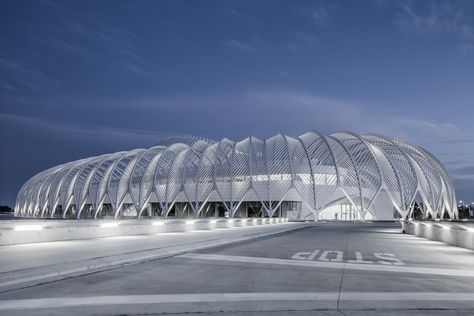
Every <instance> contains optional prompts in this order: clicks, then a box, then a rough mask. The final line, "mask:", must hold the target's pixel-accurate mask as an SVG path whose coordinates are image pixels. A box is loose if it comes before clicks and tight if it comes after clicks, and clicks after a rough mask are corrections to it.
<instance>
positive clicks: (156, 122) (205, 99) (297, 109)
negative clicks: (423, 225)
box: [0, 90, 474, 199]
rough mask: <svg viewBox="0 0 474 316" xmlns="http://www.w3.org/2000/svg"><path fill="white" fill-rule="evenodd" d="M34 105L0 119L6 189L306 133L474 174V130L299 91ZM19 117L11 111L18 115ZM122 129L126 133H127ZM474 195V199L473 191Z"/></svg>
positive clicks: (458, 175)
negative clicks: (411, 146)
mask: <svg viewBox="0 0 474 316" xmlns="http://www.w3.org/2000/svg"><path fill="white" fill-rule="evenodd" d="M24 102H27V101H24ZM29 102H31V104H30V106H31V108H32V109H33V107H35V106H36V105H38V104H41V107H40V110H38V111H37V112H33V111H32V110H30V111H26V112H27V113H28V115H30V117H26V116H25V115H26V114H23V115H21V114H1V115H0V121H1V122H0V123H1V128H2V131H1V132H2V135H3V137H4V139H5V141H4V144H3V148H4V149H5V152H8V153H10V154H9V155H8V161H5V159H6V158H5V156H4V157H3V159H4V160H3V162H1V163H0V167H1V168H2V169H4V168H6V167H5V166H7V165H8V166H10V167H9V168H10V169H11V172H10V170H9V171H8V172H5V176H4V177H3V178H2V179H1V181H0V182H2V183H3V185H4V186H5V187H6V186H7V185H6V184H5V183H11V182H12V181H16V180H14V179H19V177H16V178H15V172H17V173H18V174H21V175H24V176H23V178H21V177H20V178H21V179H20V180H25V178H27V177H29V176H31V175H32V174H34V173H35V172H38V171H39V170H41V169H39V170H38V168H43V169H44V168H47V167H50V166H53V165H56V164H60V163H63V162H66V161H70V160H74V159H78V158H81V157H87V156H91V155H97V154H102V153H107V152H114V151H119V150H128V149H132V148H139V147H147V146H150V145H151V144H154V143H156V142H157V141H158V140H159V139H160V138H162V137H163V136H168V135H173V134H191V135H196V136H204V137H209V138H213V139H221V138H222V137H229V138H231V139H234V140H241V139H244V138H245V137H247V136H249V135H253V136H257V137H260V138H266V137H270V136H273V135H275V134H277V133H279V132H283V133H285V134H288V135H293V136H298V135H301V134H303V133H305V132H306V131H308V130H319V131H321V132H322V133H326V134H328V133H331V132H335V131H338V130H352V131H355V132H359V133H369V132H375V133H381V134H385V135H389V136H396V137H402V138H405V139H407V140H409V141H412V142H414V143H416V144H419V145H421V146H423V147H425V148H426V149H427V150H429V151H430V152H432V153H433V154H434V155H435V156H437V157H438V158H439V159H440V160H441V161H442V162H446V161H447V162H452V161H456V164H454V163H450V164H447V165H446V167H447V168H448V169H449V170H450V171H451V175H452V176H453V178H454V179H463V178H464V177H465V174H466V172H467V171H469V170H472V169H468V168H466V167H469V166H472V157H474V148H473V146H466V144H464V143H456V142H452V141H451V140H456V139H459V137H460V136H459V135H464V136H463V137H464V138H465V139H470V138H473V139H474V131H473V130H472V129H468V128H465V127H463V130H461V129H460V128H459V127H458V126H457V125H454V124H451V123H450V122H438V121H433V120H430V119H428V118H425V117H421V118H420V117H413V116H411V115H409V114H406V115H404V114H400V115H397V114H394V113H390V114H387V113H386V112H384V111H381V110H374V108H375V107H374V106H373V105H370V104H365V103H359V102H357V101H351V100H340V99H338V98H331V97H328V96H321V95H317V94H312V93H306V92H301V91H285V90H247V91H238V92H227V93H221V94H215V95H197V94H196V95H181V96H173V97H140V98H136V97H123V98H84V97H82V98H80V97H76V98H74V99H72V98H64V99H61V98H55V99H34V100H30V101H29ZM58 104H68V111H67V113H63V114H61V116H60V117H56V116H55V115H56V114H55V113H57V112H58V111H57V109H58ZM15 109H16V108H11V109H10V110H11V112H12V113H15V112H14V111H15ZM63 112H64V111H63ZM35 113H36V114H35ZM91 113H94V115H90V114H91ZM33 115H35V116H33ZM124 121H125V122H126V124H127V128H123V127H122V126H123V123H124ZM85 122H87V123H85ZM33 157H34V159H35V161H37V162H36V163H35V164H34V165H31V161H30V162H28V159H33ZM25 166H26V167H25ZM33 168H36V169H34V170H33ZM462 168H466V169H462ZM20 169H21V170H20ZM463 170H464V172H462V171H463ZM3 174H4V173H3V171H2V175H3ZM463 174H464V175H463ZM13 178H14V179H13ZM17 185H18V186H19V185H21V183H20V182H18V183H17ZM463 189H464V188H463ZM471 189H472V191H474V186H472V187H471ZM2 194H6V193H3V192H2ZM11 194H13V193H11ZM11 196H13V195H11ZM11 196H10V199H12V197H11ZM461 197H462V196H461ZM462 198H467V196H466V197H462Z"/></svg>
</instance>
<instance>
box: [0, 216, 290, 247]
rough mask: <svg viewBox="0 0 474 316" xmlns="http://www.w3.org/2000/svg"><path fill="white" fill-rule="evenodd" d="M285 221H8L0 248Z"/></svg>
mask: <svg viewBox="0 0 474 316" xmlns="http://www.w3.org/2000/svg"><path fill="white" fill-rule="evenodd" d="M286 221H287V219H285V218H235V219H225V218H206V219H127V220H8V221H4V222H2V223H0V246H4V245H14V244H25V243H36V242H49V241H60V240H77V239H88V238H100V237H114V236H129V235H144V234H156V233H168V232H184V231H191V230H209V229H215V228H230V227H243V226H257V225H269V224H279V223H286Z"/></svg>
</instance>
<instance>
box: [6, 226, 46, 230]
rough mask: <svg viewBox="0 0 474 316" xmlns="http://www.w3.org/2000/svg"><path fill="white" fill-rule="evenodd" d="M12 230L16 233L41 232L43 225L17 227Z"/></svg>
mask: <svg viewBox="0 0 474 316" xmlns="http://www.w3.org/2000/svg"><path fill="white" fill-rule="evenodd" d="M13 229H14V230H16V231H32V230H42V229H43V225H17V226H15V228H13Z"/></svg>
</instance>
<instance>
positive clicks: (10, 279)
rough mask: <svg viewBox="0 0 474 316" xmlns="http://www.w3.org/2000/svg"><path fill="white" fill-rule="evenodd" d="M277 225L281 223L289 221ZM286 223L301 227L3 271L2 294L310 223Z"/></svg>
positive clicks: (278, 232)
mask: <svg viewBox="0 0 474 316" xmlns="http://www.w3.org/2000/svg"><path fill="white" fill-rule="evenodd" d="M277 225H278V226H280V225H285V224H277ZM277 225H275V226H277ZM286 225H292V226H294V225H297V227H291V228H285V229H279V230H277V231H272V232H265V233H252V234H249V235H247V236H245V237H242V238H238V239H234V238H227V239H211V240H207V241H204V242H202V241H199V242H192V243H188V244H184V245H179V246H168V247H162V248H155V249H149V250H142V251H138V252H131V253H124V254H119V255H111V256H107V257H100V258H93V259H87V260H80V261H75V262H70V263H64V264H55V265H51V266H44V267H38V268H36V267H35V268H28V269H22V270H15V271H9V272H4V273H1V274H0V293H2V292H7V291H12V290H16V289H21V288H25V287H31V286H35V285H39V284H43V283H48V282H53V281H59V280H64V279H67V278H72V277H77V276H81V275H86V274H91V273H96V272H101V271H107V270H113V269H117V268H120V267H123V266H127V265H132V264H139V263H144V262H149V261H153V260H158V259H163V258H168V257H174V256H177V255H181V254H184V253H187V252H192V251H199V250H203V249H207V248H213V247H219V246H223V245H229V244H234V243H240V242H243V241H248V240H254V239H258V238H263V237H268V236H273V235H278V234H282V233H286V232H289V231H293V230H298V229H302V228H306V227H308V226H309V225H302V224H296V223H295V224H292V223H287V224H286ZM286 225H285V226H286ZM275 226H274V227H275Z"/></svg>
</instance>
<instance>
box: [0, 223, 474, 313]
mask: <svg viewBox="0 0 474 316" xmlns="http://www.w3.org/2000/svg"><path fill="white" fill-rule="evenodd" d="M288 228H293V229H291V230H287V231H283V230H286V229H288ZM400 228H401V225H400V224H399V223H306V224H290V223H289V224H282V225H267V226H255V227H236V228H230V229H224V230H206V231H190V232H183V233H169V234H155V235H142V236H128V237H113V238H99V239H89V240H77V241H64V242H52V243H43V244H28V245H14V246H5V247H0V267H1V266H7V267H10V268H13V269H15V264H18V268H20V267H23V268H25V267H27V266H28V267H30V268H28V270H30V271H32V270H34V269H35V265H36V266H37V269H38V271H41V269H43V268H45V266H44V262H47V261H48V260H52V259H53V258H56V259H55V260H56V261H57V262H61V260H63V261H64V260H68V261H70V260H73V258H79V257H82V256H91V255H94V252H95V253H100V252H106V253H107V254H112V253H119V254H120V253H121V252H120V251H121V250H122V252H125V251H128V249H133V248H137V249H139V248H140V247H143V248H140V249H145V252H148V251H147V250H146V248H147V247H149V246H150V245H160V246H159V247H161V246H165V248H166V249H165V248H163V249H162V250H157V251H163V252H164V251H170V250H172V249H178V248H179V247H182V246H186V244H188V243H189V246H190V247H195V246H196V244H191V243H190V240H196V238H203V239H201V240H200V241H201V242H202V243H205V242H223V241H225V240H228V239H230V238H231V237H232V239H233V240H236V239H237V238H238V237H244V238H245V237H248V236H250V234H252V235H255V234H257V233H258V234H260V233H262V232H263V231H267V232H273V234H268V235H266V236H263V235H262V236H261V238H253V239H247V240H241V241H240V242H234V243H222V244H220V245H217V246H215V247H211V248H210V247H205V248H203V249H197V248H196V249H194V250H192V248H189V249H188V251H182V253H180V254H177V255H173V254H170V255H168V256H165V257H162V258H160V259H157V260H150V261H146V262H142V263H140V264H126V265H123V266H118V267H114V268H113V269H108V270H103V271H98V272H94V273H86V274H82V275H78V276H76V275H72V276H70V277H69V278H66V279H61V280H57V281H48V282H43V283H42V284H37V285H35V286H29V287H24V288H21V289H15V290H8V291H3V292H2V291H0V292H1V293H0V314H1V315H2V316H3V315H25V314H27V315H65V314H67V315H111V314H112V315H117V314H120V315H124V314H126V315H136V314H140V315H143V314H146V315H150V314H151V315H154V314H171V315H189V314H194V313H196V314H199V315H207V314H211V313H216V314H219V315H225V314H229V315H235V314H238V315H260V314H262V313H267V315H314V314H315V313H317V314H322V315H430V316H432V315H472V314H473V313H474V282H473V280H474V268H473V267H474V256H473V255H472V254H473V253H472V251H471V250H467V249H463V248H459V247H452V246H450V245H447V244H445V243H442V242H437V241H431V240H427V239H423V238H418V237H416V236H413V235H409V234H402V233H401V230H400ZM199 236H202V237H199ZM204 237H205V238H204ZM206 240H207V241H206ZM94 245H95V247H94ZM168 246H169V247H168ZM94 248H97V249H96V250H94ZM62 253H63V254H64V255H63V256H62V257H61V254H62ZM83 253H85V255H84V254H83ZM142 254H143V252H141V251H139V252H136V253H135V254H134V253H132V252H128V253H127V255H129V256H131V257H133V258H135V257H136V258H138V257H140V256H141V255H142ZM11 256H12V258H11V259H10V257H11ZM50 258H51V259H50ZM61 258H62V259H61ZM104 260H106V258H104ZM69 263H70V262H67V263H66V265H65V266H66V267H67V265H68V264H69ZM58 266H60V265H58ZM16 272H19V273H20V272H21V271H20V270H16Z"/></svg>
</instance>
